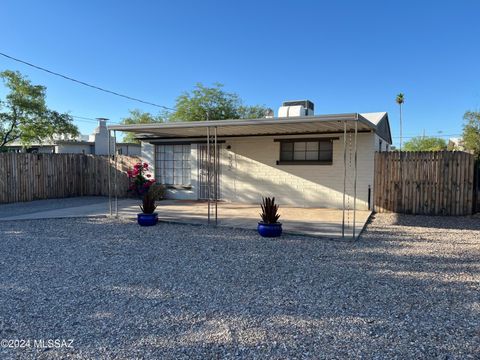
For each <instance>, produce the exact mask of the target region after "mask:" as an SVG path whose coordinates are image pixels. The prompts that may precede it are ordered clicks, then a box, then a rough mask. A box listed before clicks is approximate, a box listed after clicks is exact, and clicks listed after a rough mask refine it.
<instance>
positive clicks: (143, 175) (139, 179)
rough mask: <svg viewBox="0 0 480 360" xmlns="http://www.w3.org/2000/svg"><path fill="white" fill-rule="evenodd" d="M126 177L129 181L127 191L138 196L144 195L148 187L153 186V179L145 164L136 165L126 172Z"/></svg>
mask: <svg viewBox="0 0 480 360" xmlns="http://www.w3.org/2000/svg"><path fill="white" fill-rule="evenodd" d="M127 175H128V178H129V180H130V186H129V187H128V191H129V192H133V193H135V194H136V195H138V196H143V195H145V194H146V193H147V192H148V190H149V189H150V186H152V184H155V179H154V178H152V173H151V172H150V168H149V165H148V164H147V163H143V164H142V163H136V164H135V165H134V166H133V169H131V170H128V171H127Z"/></svg>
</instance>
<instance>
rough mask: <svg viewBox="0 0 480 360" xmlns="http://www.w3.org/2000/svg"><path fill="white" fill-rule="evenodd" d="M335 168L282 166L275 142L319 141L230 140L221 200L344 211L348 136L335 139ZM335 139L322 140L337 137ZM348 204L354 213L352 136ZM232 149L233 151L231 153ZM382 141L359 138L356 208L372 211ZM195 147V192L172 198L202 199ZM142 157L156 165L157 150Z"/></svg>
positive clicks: (176, 192)
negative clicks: (264, 199)
mask: <svg viewBox="0 0 480 360" xmlns="http://www.w3.org/2000/svg"><path fill="white" fill-rule="evenodd" d="M332 136H334V137H338V138H339V140H334V141H333V163H332V165H277V164H276V162H277V160H279V156H280V143H279V142H275V141H274V139H288V138H302V137H305V138H312V137H317V136H312V135H310V136H275V137H273V136H265V137H245V138H227V139H224V140H225V141H226V142H225V143H224V144H222V149H221V160H220V163H221V167H222V168H221V173H222V176H221V179H220V187H221V197H222V199H223V200H226V201H232V202H245V203H258V202H259V201H261V197H262V196H275V198H276V200H277V201H278V203H279V204H289V205H295V206H305V207H326V208H341V207H342V204H343V171H344V167H343V163H344V162H343V134H342V135H332ZM332 136H320V135H319V136H318V137H319V138H321V137H332ZM347 140H348V141H347V144H351V145H349V146H351V151H347V194H348V195H349V196H347V203H349V206H350V208H353V174H354V171H353V166H354V152H353V145H354V143H353V141H354V139H353V135H352V137H351V139H350V137H348V135H347ZM227 146H230V147H231V148H230V149H227ZM377 149H378V138H377V137H376V135H375V134H373V133H360V134H358V167H357V169H358V177H357V208H358V209H367V208H368V187H369V185H370V186H371V188H372V190H371V194H372V195H373V177H374V153H375V151H376V150H377ZM196 154H197V152H196V145H195V144H193V145H192V174H191V179H192V188H191V189H189V190H180V189H171V190H169V191H168V197H169V198H174V199H197V198H198V196H197V191H198V186H197V157H196ZM142 158H143V159H144V161H147V162H149V163H150V164H153V158H154V147H153V146H152V145H150V144H146V143H142Z"/></svg>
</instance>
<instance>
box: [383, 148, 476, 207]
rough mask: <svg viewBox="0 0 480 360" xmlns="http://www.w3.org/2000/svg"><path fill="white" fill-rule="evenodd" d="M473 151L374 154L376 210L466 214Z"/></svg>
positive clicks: (471, 192) (470, 200) (470, 204)
mask: <svg viewBox="0 0 480 360" xmlns="http://www.w3.org/2000/svg"><path fill="white" fill-rule="evenodd" d="M474 165H475V158H474V156H473V155H471V154H468V153H465V152H449V151H438V152H437V151H435V152H383V153H376V154H375V189H374V203H375V210H376V211H377V212H398V213H406V214H425V215H469V214H471V213H472V211H473V207H474V204H473V198H474Z"/></svg>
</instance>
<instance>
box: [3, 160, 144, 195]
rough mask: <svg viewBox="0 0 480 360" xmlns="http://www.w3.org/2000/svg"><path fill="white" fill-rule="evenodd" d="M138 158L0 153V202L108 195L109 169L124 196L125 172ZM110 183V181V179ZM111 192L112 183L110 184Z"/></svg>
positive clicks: (118, 193)
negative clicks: (115, 158)
mask: <svg viewBox="0 0 480 360" xmlns="http://www.w3.org/2000/svg"><path fill="white" fill-rule="evenodd" d="M138 161H139V159H138V158H135V157H129V156H118V159H117V168H116V169H115V163H114V162H113V160H111V159H109V158H108V156H95V155H83V154H23V153H2V154H0V204H1V203H13V202H20V201H32V200H40V199H53V198H64V197H71V196H92V195H101V196H108V171H109V169H110V171H111V176H112V179H113V178H114V177H115V172H116V173H117V195H118V196H124V195H126V189H127V188H128V177H127V175H126V171H127V169H128V168H130V167H131V166H133V164H135V163H136V162H138ZM112 184H113V181H112ZM112 195H113V186H112Z"/></svg>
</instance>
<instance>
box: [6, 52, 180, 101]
mask: <svg viewBox="0 0 480 360" xmlns="http://www.w3.org/2000/svg"><path fill="white" fill-rule="evenodd" d="M0 55H2V56H4V57H6V58H8V59H11V60H13V61H17V62H19V63H22V64H25V65H28V66H31V67H33V68H35V69H38V70H41V71H45V72H47V73H49V74H52V75H55V76H59V77H61V78H64V79H66V80H70V81H73V82H76V83H78V84H81V85H84V86H88V87H90V88H93V89H96V90H99V91H103V92H106V93H109V94H112V95H115V96H119V97H122V98H125V99H128V100H132V101H137V102H140V103H142V104H147V105H151V106H155V107H158V108H161V109H165V110H172V111H175V109H173V108H170V107H168V106H164V105H158V104H155V103H152V102H150V101H145V100H141V99H137V98H134V97H131V96H128V95H124V94H120V93H118V92H116V91H111V90H107V89H104V88H102V87H99V86H96V85H92V84H89V83H86V82H84V81H80V80H76V79H74V78H71V77H69V76H66V75H62V74H60V73H57V72H55V71H52V70H48V69H45V68H43V67H41V66H38V65H34V64H32V63H29V62H27V61H24V60H20V59H17V58H14V57H13V56H10V55H7V54H4V53H2V52H0Z"/></svg>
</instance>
